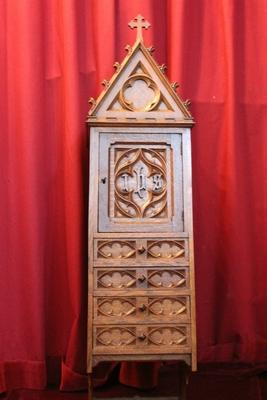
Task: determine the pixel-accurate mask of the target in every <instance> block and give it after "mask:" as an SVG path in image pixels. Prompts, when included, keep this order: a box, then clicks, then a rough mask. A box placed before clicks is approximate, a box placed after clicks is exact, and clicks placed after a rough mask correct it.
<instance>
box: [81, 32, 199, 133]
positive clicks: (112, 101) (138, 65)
mask: <svg viewBox="0 0 267 400" xmlns="http://www.w3.org/2000/svg"><path fill="white" fill-rule="evenodd" d="M129 26H130V27H131V25H130V24H129ZM126 49H127V51H128V54H127V56H126V57H125V58H124V60H123V62H122V63H121V64H119V63H115V64H114V67H115V68H116V72H115V74H114V75H113V76H112V78H111V79H110V81H104V82H103V84H104V85H105V90H103V92H102V93H101V94H100V96H99V97H98V99H97V100H96V101H95V100H94V99H90V101H89V102H90V103H91V104H92V107H91V110H90V111H89V115H88V120H87V121H88V122H89V123H96V122H98V121H99V122H102V123H103V122H113V123H116V122H120V123H123V122H128V123H129V121H132V122H136V123H140V122H142V123H149V122H151V123H155V122H161V123H166V124H169V123H176V124H177V123H180V124H182V125H189V126H190V125H192V124H193V118H192V116H191V114H190V112H189V110H188V108H187V102H183V101H182V100H181V98H180V97H179V96H178V95H177V93H176V85H175V84H171V83H170V82H169V81H168V79H167V78H166V76H165V74H164V70H165V68H166V67H165V66H164V65H163V66H161V67H160V66H158V64H157V63H156V61H155V60H154V58H153V57H152V55H151V52H152V49H151V48H150V49H148V48H146V47H145V45H144V43H143V40H142V35H141V34H140V31H139V32H138V35H137V40H136V42H135V44H134V46H133V47H130V46H129V45H128V46H126Z"/></svg>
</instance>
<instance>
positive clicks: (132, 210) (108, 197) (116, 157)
mask: <svg viewBox="0 0 267 400" xmlns="http://www.w3.org/2000/svg"><path fill="white" fill-rule="evenodd" d="M166 131H167V130H165V132H154V133H153V132H152V133H148V132H146V133H142V132H140V133H139V132H138V133H135V132H129V133H128V132H125V133H123V132H120V133H108V132H101V133H100V146H99V177H100V178H99V196H98V201H99V208H98V209H99V215H98V224H99V231H100V232H153V231H157V232H166V231H167V232H182V231H183V193H182V189H183V185H182V182H183V177H182V151H181V146H182V138H181V136H182V135H181V134H179V133H178V132H175V131H174V130H173V131H172V132H166ZM150 132H151V131H150Z"/></svg>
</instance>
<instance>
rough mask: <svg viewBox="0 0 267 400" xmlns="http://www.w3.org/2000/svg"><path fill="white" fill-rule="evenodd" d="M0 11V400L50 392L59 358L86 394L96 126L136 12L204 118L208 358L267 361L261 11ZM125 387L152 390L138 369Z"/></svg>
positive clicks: (67, 0) (28, 1)
mask: <svg viewBox="0 0 267 400" xmlns="http://www.w3.org/2000/svg"><path fill="white" fill-rule="evenodd" d="M0 13H1V24H0V46H1V52H0V90H1V96H0V124H1V125H0V127H1V129H0V132H1V134H0V140H1V142H0V153H1V162H2V166H1V170H0V177H1V179H0V185H1V187H0V190H1V207H0V212H1V224H0V234H1V238H0V243H1V251H0V257H1V259H0V268H1V279H0V391H6V390H9V389H12V388H16V387H28V388H43V387H44V386H45V385H46V383H47V375H49V371H48V370H47V368H48V367H47V365H48V364H47V358H49V357H50V358H51V357H52V358H53V357H54V358H56V359H61V361H62V363H61V365H62V369H61V385H60V387H61V389H62V390H67V389H68V390H75V389H81V388H83V387H86V384H87V383H86V320H87V193H88V149H87V145H88V137H87V133H86V128H85V122H84V121H85V118H86V114H87V109H88V103H87V100H88V99H89V98H90V97H91V96H94V97H96V96H97V95H98V94H99V93H100V91H101V90H102V88H101V86H100V82H101V81H102V80H103V79H109V78H110V77H111V76H112V74H113V67H112V66H113V64H114V62H115V61H121V60H122V59H123V57H124V55H125V53H124V50H123V49H124V47H125V45H126V44H132V43H133V42H134V40H135V32H134V31H132V30H131V29H129V28H128V26H127V24H128V22H129V21H130V20H131V19H132V18H134V17H135V16H136V15H137V14H138V13H140V14H142V15H144V17H145V18H146V19H147V20H148V21H149V22H150V23H151V25H152V27H151V28H150V29H149V30H148V31H145V32H144V38H145V43H146V44H147V45H148V46H150V45H153V46H155V48H156V51H155V53H154V54H155V58H156V60H157V61H158V63H159V64H162V63H164V62H165V63H166V64H167V67H168V70H167V75H168V77H169V78H170V80H171V81H178V82H179V83H180V85H181V87H180V88H179V89H178V92H179V94H181V96H182V97H183V99H184V100H185V99H186V98H189V99H190V100H191V102H192V106H191V112H192V114H193V116H194V118H195V120H196V126H195V127H194V128H193V131H192V152H193V154H192V155H193V189H194V232H195V260H196V284H197V285H196V286H197V339H198V359H199V361H202V362H204V361H227V362H235V361H238V362H240V361H246V362H253V363H260V362H264V361H266V359H267V319H266V317H265V316H266V312H267V295H266V293H267V273H266V259H267V177H266V170H267V135H266V132H265V131H266V126H267V91H266V89H265V88H266V87H267V74H266V67H267V28H266V26H267V24H266V22H267V8H266V3H265V1H264V0H243V1H241V0H240V1H239V0H238V1H234V2H233V1H232V0H201V1H199V0H180V1H176V0H165V1H163V0H145V1H143V0H142V1H141V0H133V1H131V2H126V1H124V0H80V1H75V0H64V1H63V0H21V1H17V0H6V1H2V2H1V3H0ZM57 365H59V363H58V364H57ZM139 368H141V367H139ZM142 368H143V367H142ZM157 370H158V366H157V364H154V366H151V369H150V372H149V375H147V379H146V382H145V384H150V385H153V384H154V383H155V379H156V376H157ZM120 379H121V381H122V382H123V383H126V384H129V385H131V384H132V385H135V386H136V385H137V386H138V385H144V383H143V382H142V380H141V377H140V375H139V377H138V374H137V367H136V366H135V365H134V364H123V367H122V369H121V373H120Z"/></svg>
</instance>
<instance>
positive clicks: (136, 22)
mask: <svg viewBox="0 0 267 400" xmlns="http://www.w3.org/2000/svg"><path fill="white" fill-rule="evenodd" d="M128 26H129V27H130V28H131V29H134V28H137V35H136V40H140V41H143V35H142V28H145V29H148V28H149V27H150V23H149V22H148V21H145V18H144V17H143V16H142V15H140V14H138V15H137V16H136V17H135V18H134V19H133V20H132V21H130V22H129V24H128Z"/></svg>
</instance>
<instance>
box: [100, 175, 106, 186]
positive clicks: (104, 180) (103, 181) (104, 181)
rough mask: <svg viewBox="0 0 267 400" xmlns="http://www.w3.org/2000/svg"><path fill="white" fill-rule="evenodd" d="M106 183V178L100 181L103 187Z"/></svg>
mask: <svg viewBox="0 0 267 400" xmlns="http://www.w3.org/2000/svg"><path fill="white" fill-rule="evenodd" d="M106 181H107V178H106V177H105V178H102V179H101V182H102V183H103V184H104V185H105V183H106Z"/></svg>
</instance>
